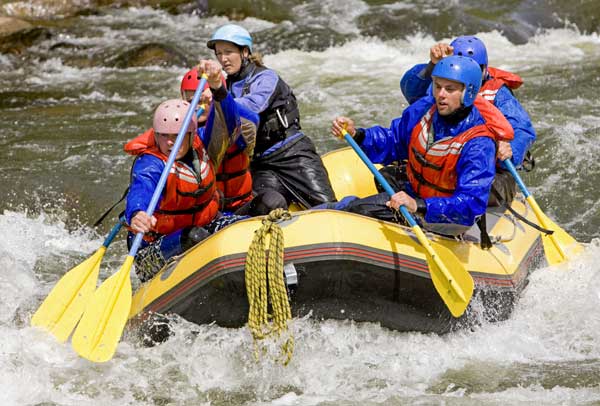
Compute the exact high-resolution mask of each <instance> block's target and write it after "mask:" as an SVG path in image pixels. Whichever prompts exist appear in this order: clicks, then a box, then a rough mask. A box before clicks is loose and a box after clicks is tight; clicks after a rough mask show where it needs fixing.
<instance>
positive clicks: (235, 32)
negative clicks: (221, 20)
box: [206, 24, 252, 53]
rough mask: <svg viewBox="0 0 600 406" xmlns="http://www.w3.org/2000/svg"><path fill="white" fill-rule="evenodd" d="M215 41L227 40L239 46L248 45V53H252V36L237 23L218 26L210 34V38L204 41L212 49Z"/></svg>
mask: <svg viewBox="0 0 600 406" xmlns="http://www.w3.org/2000/svg"><path fill="white" fill-rule="evenodd" d="M217 41H227V42H231V43H234V44H235V45H237V46H239V47H248V49H249V50H250V53H252V37H251V36H250V33H249V32H248V31H247V30H246V29H245V28H242V27H240V26H239V25H236V24H226V25H223V26H221V27H219V28H218V29H217V31H215V33H214V34H213V35H212V37H211V39H210V40H209V41H208V42H207V43H206V46H207V47H209V48H210V49H212V50H214V49H215V43H216V42H217Z"/></svg>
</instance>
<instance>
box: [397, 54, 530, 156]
mask: <svg viewBox="0 0 600 406" xmlns="http://www.w3.org/2000/svg"><path fill="white" fill-rule="evenodd" d="M427 65H428V64H425V63H422V64H418V65H415V66H413V67H412V68H411V69H409V70H408V71H407V72H406V73H405V74H404V76H402V79H400V89H401V90H402V94H403V95H404V97H405V98H406V101H408V103H410V104H412V103H414V102H415V101H417V100H419V99H420V98H421V97H423V96H425V95H428V94H429V95H431V82H432V79H431V75H428V74H427V70H426V67H427ZM494 106H496V107H497V108H498V110H500V111H501V112H502V114H503V115H504V117H506V119H507V120H508V122H509V123H510V125H511V126H512V128H513V130H514V131H515V137H514V139H513V140H512V141H511V142H510V146H511V148H512V152H513V156H512V158H511V161H512V162H513V163H514V164H515V166H517V167H518V166H520V165H521V164H522V163H523V159H524V158H525V154H526V153H527V150H529V148H530V147H531V145H533V143H534V142H535V139H536V134H535V130H534V129H533V124H532V123H531V119H530V118H529V114H527V112H526V111H525V109H524V108H523V106H521V103H519V101H518V100H517V98H516V97H515V96H514V95H513V94H512V92H511V90H510V89H509V88H508V87H506V86H502V87H501V88H500V89H499V90H498V93H497V94H496V99H495V100H494Z"/></svg>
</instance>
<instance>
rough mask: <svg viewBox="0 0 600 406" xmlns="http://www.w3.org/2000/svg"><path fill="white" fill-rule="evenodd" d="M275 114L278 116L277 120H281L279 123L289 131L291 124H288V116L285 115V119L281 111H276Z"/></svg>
mask: <svg viewBox="0 0 600 406" xmlns="http://www.w3.org/2000/svg"><path fill="white" fill-rule="evenodd" d="M275 113H276V114H277V118H279V122H280V123H281V125H282V126H283V128H285V129H286V130H287V129H288V127H289V126H290V125H289V123H288V119H287V116H286V115H285V114H284V115H283V117H282V116H281V113H280V111H279V109H276V110H275Z"/></svg>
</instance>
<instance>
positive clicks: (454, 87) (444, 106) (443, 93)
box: [433, 78, 465, 116]
mask: <svg viewBox="0 0 600 406" xmlns="http://www.w3.org/2000/svg"><path fill="white" fill-rule="evenodd" d="M464 88H465V85H463V84H462V83H460V82H456V81H454V80H448V79H443V78H434V79H433V97H434V98H435V104H436V106H437V110H438V112H439V114H440V115H442V116H447V115H449V114H452V113H454V112H455V111H456V110H458V109H459V108H460V107H461V106H462V102H461V99H462V93H463V89H464Z"/></svg>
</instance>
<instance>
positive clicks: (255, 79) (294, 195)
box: [207, 24, 335, 208]
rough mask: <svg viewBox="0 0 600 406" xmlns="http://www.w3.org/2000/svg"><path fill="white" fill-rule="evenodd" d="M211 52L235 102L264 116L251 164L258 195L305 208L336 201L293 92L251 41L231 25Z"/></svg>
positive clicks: (220, 31)
mask: <svg viewBox="0 0 600 406" xmlns="http://www.w3.org/2000/svg"><path fill="white" fill-rule="evenodd" d="M207 46H208V47H209V48H210V49H212V50H214V51H215V55H216V57H217V59H218V60H219V62H220V63H221V66H222V67H223V70H225V72H226V73H227V87H228V89H229V91H230V92H231V93H233V95H234V97H235V100H236V101H237V102H238V103H240V104H241V105H243V106H244V107H246V108H248V109H249V110H252V111H254V112H255V113H257V114H259V117H260V125H259V128H258V132H257V136H256V145H255V148H254V155H253V157H252V162H251V172H252V182H253V188H254V191H255V192H257V193H260V192H261V191H263V190H267V189H273V190H276V191H278V192H279V193H281V194H282V195H284V196H285V197H286V200H287V202H288V204H289V203H292V202H295V203H298V204H300V205H302V206H304V207H305V208H309V207H312V206H314V205H317V204H321V203H325V202H332V201H335V195H334V193H333V189H332V188H331V184H330V182H329V177H328V174H327V170H326V169H325V167H324V166H323V162H322V161H321V158H320V157H319V155H318V154H317V152H316V149H315V146H314V144H313V142H312V140H311V139H310V138H309V137H308V136H306V135H305V134H304V133H303V132H302V131H301V127H300V112H299V110H298V104H297V102H296V97H295V96H294V93H293V91H292V89H291V88H290V87H289V86H288V85H287V84H286V83H285V82H284V81H283V79H281V77H279V75H278V74H277V73H276V72H275V71H273V70H272V69H268V68H267V67H265V66H264V65H263V64H262V61H261V57H260V55H259V54H257V53H253V52H252V46H253V42H252V37H251V36H250V34H249V33H248V31H247V30H245V29H244V28H242V27H240V26H238V25H235V24H228V25H224V26H222V27H220V28H219V29H218V30H216V31H215V33H214V34H213V36H212V38H211V39H210V41H208V43H207Z"/></svg>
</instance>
